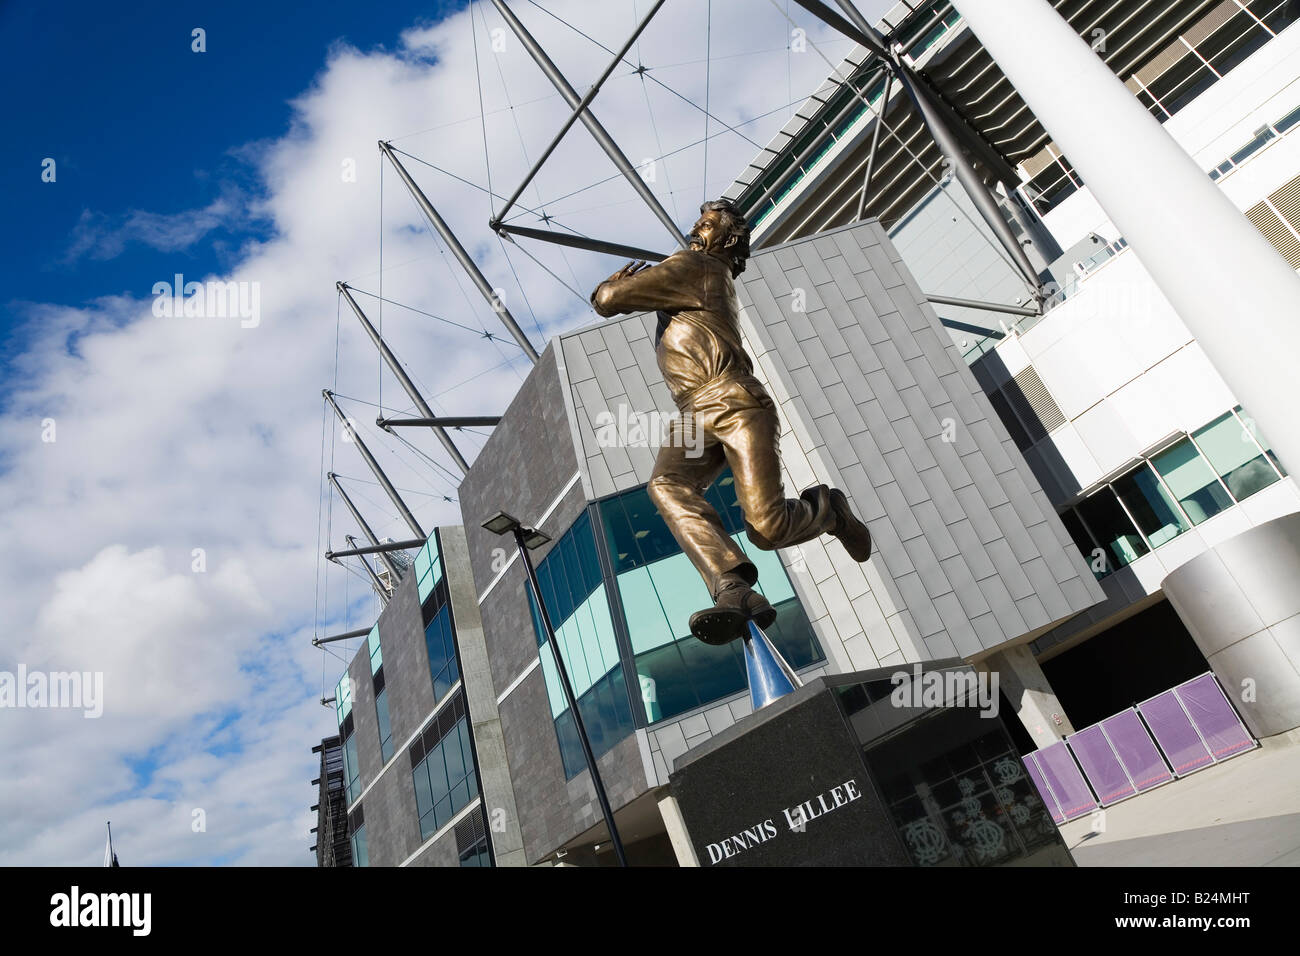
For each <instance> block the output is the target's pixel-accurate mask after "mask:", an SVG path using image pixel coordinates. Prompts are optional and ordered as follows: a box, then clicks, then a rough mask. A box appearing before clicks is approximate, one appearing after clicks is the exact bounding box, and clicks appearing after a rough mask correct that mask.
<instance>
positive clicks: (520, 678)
mask: <svg viewBox="0 0 1300 956" xmlns="http://www.w3.org/2000/svg"><path fill="white" fill-rule="evenodd" d="M541 662H542V656H541V655H540V654H538V655H537V656H536V657H534V658H533V662H532V663H531V664H529V665H528V666H527V667H525V668H524V669H523V670H522V671H520V672H519V676H518V677H516V678H515V679H514V680H512V681H511V682H510V686H509V687H507V688H506V689H505V690H503V691H502V692H501V696H500V697H498V698H497V706H498V707H500V706H501V702H502V701H503V700H505V699H506V698H507V697H509V696H510V694H511V693H512V692H513V691H514V689H515V688H516V687H518V686H519V685H520V684H522V683H523V682H524V678H525V677H527V676H528V675H529V674H531V673H532V672H533V671H535V670H537V665H539V664H540V663H541Z"/></svg>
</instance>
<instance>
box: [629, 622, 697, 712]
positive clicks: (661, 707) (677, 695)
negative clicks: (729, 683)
mask: <svg viewBox="0 0 1300 956" xmlns="http://www.w3.org/2000/svg"><path fill="white" fill-rule="evenodd" d="M690 640H692V641H695V643H697V644H700V643H701V642H700V641H696V640H695V638H693V637H692V638H690ZM701 646H705V647H707V646H708V645H704V644H702V645H701ZM636 672H637V678H638V680H639V682H640V684H641V697H642V701H643V705H644V707H645V713H646V720H648V721H650V722H651V723H653V722H654V721H656V720H666V719H667V718H668V717H671V716H672V715H674V714H680V713H682V712H683V711H686V710H691V709H692V708H695V707H698V706H700V699H699V697H697V696H696V694H695V688H694V686H693V684H692V683H691V679H690V677H689V676H688V674H687V670H686V663H685V661H683V660H682V652H681V650H680V647H679V644H678V642H677V641H674V642H673V643H672V644H668V645H667V646H665V647H660V648H656V649H655V650H653V651H647V652H645V653H643V654H638V655H637V656H636Z"/></svg>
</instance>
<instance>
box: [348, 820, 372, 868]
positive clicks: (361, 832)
mask: <svg viewBox="0 0 1300 956" xmlns="http://www.w3.org/2000/svg"><path fill="white" fill-rule="evenodd" d="M352 865H353V866H369V865H370V850H369V848H368V847H367V846H366V827H365V824H362V825H361V826H359V827H358V828H357V832H356V833H354V834H352Z"/></svg>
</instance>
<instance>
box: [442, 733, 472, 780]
mask: <svg viewBox="0 0 1300 956" xmlns="http://www.w3.org/2000/svg"><path fill="white" fill-rule="evenodd" d="M464 722H465V721H464V718H461V720H460V722H459V723H464ZM441 747H442V755H443V758H444V759H445V760H446V762H447V779H448V780H459V779H460V778H461V777H463V776H465V770H466V766H465V753H464V749H463V748H462V746H461V737H460V732H459V726H458V729H457V732H456V733H451V734H448V735H447V736H446V737H443V738H442V744H441Z"/></svg>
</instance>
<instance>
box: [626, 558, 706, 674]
mask: <svg viewBox="0 0 1300 956" xmlns="http://www.w3.org/2000/svg"><path fill="white" fill-rule="evenodd" d="M674 563H677V564H683V563H684V564H685V566H686V570H687V571H689V572H690V573H691V574H693V575H695V578H696V580H698V579H699V575H698V574H696V573H695V568H693V567H692V566H691V563H690V562H689V561H687V560H686V555H684V554H683V555H678V556H677V557H676V558H668V559H666V560H663V561H658V562H656V563H655V564H652V565H649V566H648V567H643V568H634V569H632V570H630V571H624V572H623V573H622V574H620V575H619V576H618V596H619V599H620V600H621V601H622V602H623V614H624V616H625V617H626V618H627V626H628V631H629V632H630V633H631V635H632V651H633V653H637V654H639V653H641V652H642V651H648V650H652V649H654V648H656V647H662V646H663V645H664V644H668V643H670V642H671V641H673V640H675V639H676V636H677V635H675V634H674V633H673V629H672V627H671V626H669V623H668V617H667V615H665V614H664V610H663V607H662V605H661V604H660V603H659V592H658V591H657V589H656V588H655V583H654V580H653V579H652V578H651V571H652V570H653V569H657V568H660V567H661V566H666V565H671V564H674ZM666 570H668V571H671V569H666ZM679 570H680V569H679ZM667 593H669V594H672V593H673V592H672V591H668V592H667ZM701 606H704V605H701Z"/></svg>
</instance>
